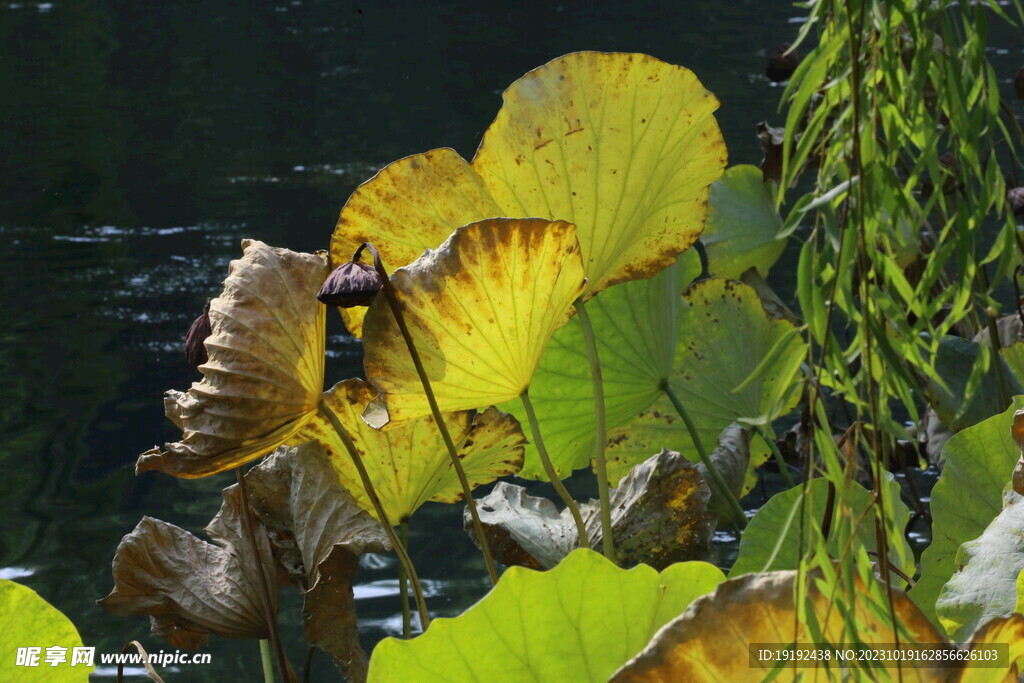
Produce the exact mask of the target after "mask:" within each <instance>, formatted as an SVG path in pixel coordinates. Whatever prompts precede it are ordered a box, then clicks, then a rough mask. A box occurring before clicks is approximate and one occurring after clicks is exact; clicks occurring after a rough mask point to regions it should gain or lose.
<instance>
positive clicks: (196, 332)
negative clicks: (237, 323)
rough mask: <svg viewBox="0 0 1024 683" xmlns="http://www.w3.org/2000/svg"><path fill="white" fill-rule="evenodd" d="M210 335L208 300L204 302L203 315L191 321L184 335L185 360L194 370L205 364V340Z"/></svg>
mask: <svg viewBox="0 0 1024 683" xmlns="http://www.w3.org/2000/svg"><path fill="white" fill-rule="evenodd" d="M210 334H212V330H211V329H210V299H207V300H206V305H205V306H204V307H203V314H202V315H200V316H199V317H198V318H196V319H195V320H193V321H192V325H191V326H190V327H189V328H188V332H186V333H185V360H187V361H188V364H189V365H191V366H192V367H194V368H198V367H199V366H200V365H202V364H203V363H205V362H206V360H207V356H206V344H205V343H204V342H205V341H206V338H207V337H209V336H210Z"/></svg>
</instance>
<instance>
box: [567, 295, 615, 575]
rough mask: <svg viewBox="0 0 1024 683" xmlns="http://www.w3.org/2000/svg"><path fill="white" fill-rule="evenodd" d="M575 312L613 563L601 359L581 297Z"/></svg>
mask: <svg viewBox="0 0 1024 683" xmlns="http://www.w3.org/2000/svg"><path fill="white" fill-rule="evenodd" d="M574 305H575V307H576V315H577V317H579V319H580V326H581V327H582V328H583V345H584V346H585V347H586V349H587V360H588V361H590V379H591V381H592V382H593V385H594V473H595V474H596V475H597V498H598V500H599V501H600V503H601V544H602V548H603V550H604V556H605V557H607V558H608V559H609V560H611V561H612V562H615V539H614V537H613V536H612V502H611V496H610V494H609V491H608V489H609V487H608V461H607V460H606V459H605V454H604V450H605V446H606V445H607V443H608V430H607V427H606V424H605V409H604V378H603V377H602V376H601V359H600V358H598V356H597V340H596V339H595V337H594V327H593V325H591V324H590V315H589V314H588V313H587V308H586V306H584V305H583V297H582V296H581V297H580V298H578V299H576V303H575V304H574Z"/></svg>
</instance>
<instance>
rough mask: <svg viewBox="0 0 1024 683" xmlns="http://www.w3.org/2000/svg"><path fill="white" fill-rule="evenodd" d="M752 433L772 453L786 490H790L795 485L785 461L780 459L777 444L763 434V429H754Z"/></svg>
mask: <svg viewBox="0 0 1024 683" xmlns="http://www.w3.org/2000/svg"><path fill="white" fill-rule="evenodd" d="M754 431H755V432H756V433H757V435H758V436H759V437H761V441H764V442H765V444H766V445H767V446H768V449H769V450H770V451H771V452H772V457H773V458H775V464H776V465H778V467H779V473H780V474H782V480H783V481H785V482H786V488H787V489H791V488H793V487H794V486H795V485H796V484H794V483H793V477H791V476H789V467H788V466H787V465H786V459H785V458H783V457H782V452H781V451H779V446H778V444H776V443H775V439H770V438H768V434H766V433H765V431H764V428H762V427H754Z"/></svg>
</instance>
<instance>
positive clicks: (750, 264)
mask: <svg viewBox="0 0 1024 683" xmlns="http://www.w3.org/2000/svg"><path fill="white" fill-rule="evenodd" d="M781 229H782V218H781V217H780V216H779V212H778V211H776V210H775V200H774V198H773V196H772V191H771V188H770V186H769V185H768V184H766V183H765V181H764V175H763V174H762V173H761V169H759V168H757V167H756V166H747V165H742V166H733V167H732V168H730V169H728V170H727V171H726V172H725V174H724V175H723V176H722V177H721V178H719V179H718V180H716V181H715V182H714V184H712V185H711V193H710V196H709V198H708V222H707V226H706V227H705V228H704V233H703V234H702V235H701V236H700V241H701V243H702V244H703V245H704V249H705V250H706V251H707V255H708V272H709V273H710V274H711V276H712V277H724V278H730V279H733V280H736V279H739V277H740V276H741V275H743V273H745V272H746V271H747V270H748V269H750V268H756V269H757V271H758V272H759V273H760V274H761V276H762V277H767V276H768V269H769V268H771V267H772V265H773V264H774V263H775V261H777V260H778V258H779V257H780V256H782V251H783V250H784V249H785V248H786V242H785V240H783V239H779V238H778V233H779V231H780V230H781Z"/></svg>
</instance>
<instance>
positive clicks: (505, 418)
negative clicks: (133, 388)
mask: <svg viewBox="0 0 1024 683" xmlns="http://www.w3.org/2000/svg"><path fill="white" fill-rule="evenodd" d="M376 395H377V390H376V389H375V388H374V387H373V386H372V385H371V384H369V383H368V382H364V381H363V380H360V379H347V380H345V381H344V382H339V383H338V384H337V385H335V386H334V388H333V389H331V390H330V391H328V392H327V393H325V394H324V402H325V403H326V404H327V406H328V408H330V409H331V410H332V411H334V414H335V415H337V416H338V419H339V420H340V421H341V424H342V425H344V427H345V430H346V431H347V432H348V435H349V437H350V438H351V439H352V443H353V444H354V445H355V447H356V449H357V450H358V451H359V453H360V455H361V456H362V459H363V463H364V464H365V466H366V471H367V474H369V476H370V480H371V481H372V482H373V486H374V489H376V491H377V497H378V498H380V502H381V505H383V506H384V512H385V514H386V515H387V517H388V519H389V520H391V521H392V522H393V523H395V524H397V523H398V522H399V521H401V520H405V519H408V518H409V517H411V516H412V514H413V513H414V512H415V511H416V510H417V509H418V508H419V507H420V506H421V505H423V503H425V502H427V501H428V500H433V501H437V502H441V503H454V502H456V501H458V500H460V499H461V498H462V486H461V485H460V483H459V480H458V476H457V475H456V473H455V470H454V468H453V466H452V461H451V457H450V456H449V455H448V449H447V448H446V447H445V443H444V440H443V437H442V436H441V432H440V430H438V429H437V426H436V424H435V423H434V418H433V417H431V416H429V415H428V416H426V417H423V418H419V419H416V420H410V421H408V422H405V423H402V424H401V425H398V426H396V427H394V428H393V429H388V430H386V431H380V430H377V429H373V428H372V427H370V426H369V425H367V424H366V422H365V421H364V420H363V419H362V418H361V417H360V416H361V415H362V413H363V411H364V410H365V409H366V406H367V404H369V403H370V401H371V400H373V398H374V397H375V396H376ZM444 419H445V425H447V427H448V431H449V433H450V434H451V436H452V440H453V441H454V443H455V447H456V448H457V449H458V453H459V459H460V460H461V461H462V467H463V469H464V470H465V472H466V477H467V479H469V483H470V486H478V485H480V484H487V483H490V482H492V481H494V480H495V479H497V478H499V477H503V476H505V475H508V474H514V473H515V472H517V471H518V470H519V468H520V467H521V466H522V463H523V444H524V443H525V442H526V437H524V436H523V432H522V429H520V426H519V423H518V422H516V420H515V418H513V417H512V416H511V415H508V414H506V413H502V412H501V411H499V410H497V409H496V408H494V407H491V408H488V409H487V410H485V411H484V412H482V413H479V414H476V415H474V414H473V412H472V411H461V412H456V413H448V414H446V415H445V416H444ZM311 439H312V440H316V441H318V442H320V443H321V444H322V445H323V446H324V447H325V448H326V450H327V452H328V453H329V454H330V457H331V464H332V465H333V467H334V471H335V472H336V474H337V476H338V478H339V479H340V480H341V484H342V486H344V487H345V488H346V489H348V490H349V491H351V492H352V495H353V496H354V497H355V499H356V501H357V502H358V503H359V505H360V506H361V507H362V508H363V509H364V510H366V511H368V512H369V513H370V514H372V515H374V516H376V511H375V510H374V509H373V505H372V504H371V503H370V499H369V498H368V497H367V495H366V492H365V490H364V489H363V484H362V480H361V479H360V477H359V473H358V472H357V471H356V468H355V465H354V464H353V463H352V458H351V456H350V455H349V453H348V450H346V448H345V446H344V445H343V444H342V442H341V439H340V438H339V437H338V434H337V432H335V431H334V427H333V426H332V425H331V423H330V422H329V421H328V420H327V419H326V418H324V417H322V416H321V415H317V416H316V417H315V418H313V419H312V420H310V421H309V422H308V423H307V424H306V426H305V427H304V428H303V429H302V431H301V432H299V434H298V435H296V437H295V439H294V441H295V442H296V443H301V442H303V441H308V440H311Z"/></svg>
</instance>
